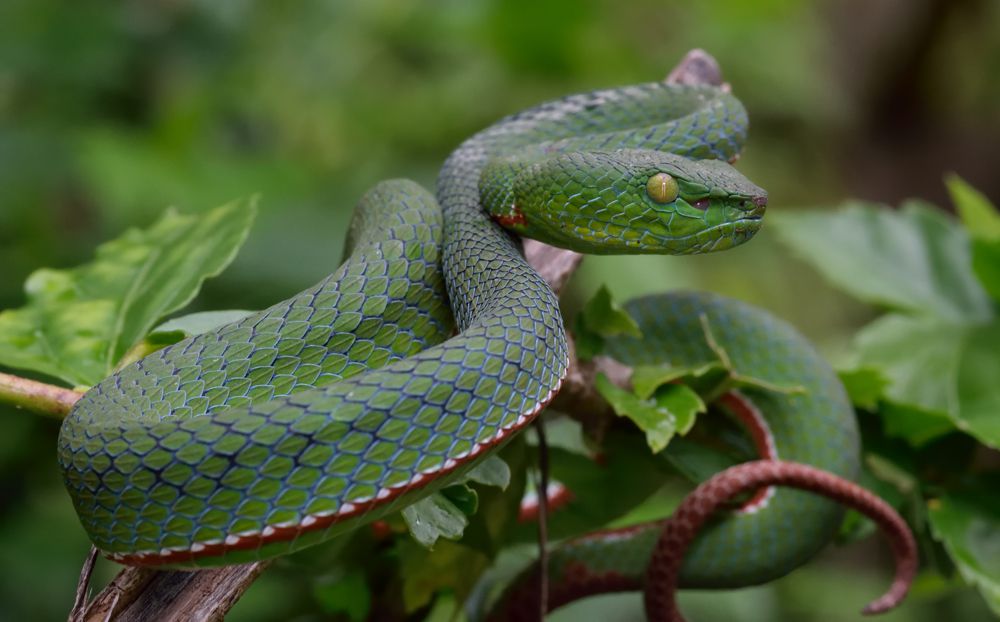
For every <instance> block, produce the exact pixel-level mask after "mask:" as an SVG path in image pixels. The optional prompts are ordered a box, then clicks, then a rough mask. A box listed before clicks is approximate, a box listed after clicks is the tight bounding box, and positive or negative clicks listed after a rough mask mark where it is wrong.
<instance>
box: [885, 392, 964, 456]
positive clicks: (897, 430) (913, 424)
mask: <svg viewBox="0 0 1000 622" xmlns="http://www.w3.org/2000/svg"><path fill="white" fill-rule="evenodd" d="M878 414H879V417H880V418H881V419H882V424H883V425H884V426H885V433H886V435H888V436H894V437H896V438H901V439H904V440H905V441H906V442H908V443H909V444H910V445H912V446H914V447H920V446H921V445H924V444H925V443H928V442H930V441H932V440H934V439H936V438H938V437H940V436H944V435H945V434H948V433H950V432H954V431H955V422H954V421H952V420H951V418H950V417H948V415H947V414H946V413H944V412H940V411H936V410H925V409H923V408H920V407H919V406H913V405H912V404H900V403H897V402H893V401H892V400H883V401H882V403H881V405H880V406H879V411H878Z"/></svg>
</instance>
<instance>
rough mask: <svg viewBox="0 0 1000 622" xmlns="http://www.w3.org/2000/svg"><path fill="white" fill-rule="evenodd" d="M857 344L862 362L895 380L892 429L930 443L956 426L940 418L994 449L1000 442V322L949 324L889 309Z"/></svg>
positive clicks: (888, 412) (889, 392)
mask: <svg viewBox="0 0 1000 622" xmlns="http://www.w3.org/2000/svg"><path fill="white" fill-rule="evenodd" d="M857 346H858V351H859V355H860V360H861V363H862V364H863V365H866V366H873V367H877V368H878V369H880V370H881V371H882V372H883V373H884V375H885V377H886V378H888V379H889V385H888V387H887V388H886V391H885V396H886V399H887V401H888V402H890V403H891V404H894V405H896V406H897V407H898V408H897V411H893V409H892V408H883V411H884V412H883V415H884V417H885V419H886V425H887V432H888V431H890V430H892V431H893V432H894V433H896V434H899V435H901V436H904V437H906V438H909V439H911V440H916V439H918V438H919V439H922V441H926V440H929V439H930V438H933V437H934V436H936V435H939V434H943V433H945V432H948V431H950V426H947V425H945V424H944V422H943V421H941V420H940V419H941V418H942V417H948V418H949V419H950V420H951V423H952V425H954V427H956V428H958V429H959V430H962V431H965V432H967V433H969V434H971V435H972V436H974V437H976V438H977V439H978V440H979V441H981V442H983V443H985V444H986V445H989V446H991V447H994V448H997V447H1000V382H997V378H1000V358H998V357H997V352H1000V320H994V321H992V322H989V323H986V324H947V323H943V322H940V321H937V320H934V319H926V318H911V317H906V316H903V315H898V314H890V315H887V316H885V317H882V318H879V319H878V320H876V321H874V322H872V323H871V324H869V325H868V326H867V327H865V328H864V329H863V330H862V331H861V332H860V333H859V334H858V339H857Z"/></svg>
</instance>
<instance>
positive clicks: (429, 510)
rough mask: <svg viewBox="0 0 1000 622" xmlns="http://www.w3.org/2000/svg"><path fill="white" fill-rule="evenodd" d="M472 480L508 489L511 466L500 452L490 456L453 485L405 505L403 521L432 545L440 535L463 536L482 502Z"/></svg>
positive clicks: (419, 538) (457, 537)
mask: <svg viewBox="0 0 1000 622" xmlns="http://www.w3.org/2000/svg"><path fill="white" fill-rule="evenodd" d="M468 482H476V483H479V484H483V485H486V486H495V487H497V488H500V489H506V488H507V486H508V485H509V484H510V467H509V466H507V463H506V462H504V460H503V458H501V457H500V456H498V455H496V454H494V455H490V456H487V457H486V458H485V459H484V460H483V461H482V462H480V463H479V464H477V465H476V466H475V467H473V468H472V469H471V470H470V471H469V472H468V473H466V474H465V475H464V476H463V477H460V478H459V479H458V481H456V482H455V483H454V484H452V485H451V486H448V487H447V488H444V489H443V490H440V491H438V492H435V493H433V494H431V495H430V496H427V497H425V498H423V499H421V500H420V501H417V502H416V503H414V504H413V505H410V506H408V507H406V508H404V509H403V512H402V514H403V520H404V521H405V522H406V526H407V527H408V528H409V530H410V534H411V535H412V536H413V537H414V539H416V540H417V542H419V543H420V544H422V545H424V546H426V547H428V548H430V547H432V546H434V543H435V542H437V540H438V538H447V539H449V540H457V539H459V538H461V537H462V533H463V532H464V531H465V527H466V526H467V525H468V524H469V520H468V517H469V516H472V515H473V514H475V513H476V509H477V507H478V504H479V495H478V494H477V493H476V491H475V490H473V489H472V488H470V487H469V486H468V485H467V483H468Z"/></svg>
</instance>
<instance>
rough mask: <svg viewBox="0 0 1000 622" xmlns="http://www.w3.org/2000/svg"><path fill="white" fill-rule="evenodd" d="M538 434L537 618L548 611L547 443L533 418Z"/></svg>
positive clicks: (538, 421)
mask: <svg viewBox="0 0 1000 622" xmlns="http://www.w3.org/2000/svg"><path fill="white" fill-rule="evenodd" d="M535 432H536V433H537V434H538V483H537V486H538V609H539V612H538V619H539V620H544V619H545V614H546V613H548V611H549V522H548V521H549V443H548V441H547V440H546V438H545V420H544V419H543V418H542V417H539V418H538V419H535Z"/></svg>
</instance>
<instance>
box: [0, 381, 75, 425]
mask: <svg viewBox="0 0 1000 622" xmlns="http://www.w3.org/2000/svg"><path fill="white" fill-rule="evenodd" d="M82 395H83V394H82V393H80V392H78V391H73V390H72V389H64V388H62V387H57V386H55V385H52V384H45V383H44V382H38V381H37V380H28V379H27V378H21V377H20V376H12V375H10V374H4V373H0V402H6V403H8V404H13V405H14V407H15V408H23V409H25V410H30V411H31V412H34V413H38V414H40V415H49V416H51V417H59V418H60V419H61V418H62V417H65V416H66V415H68V414H69V411H70V409H71V408H73V404H75V403H76V401H77V400H78V399H80V397H81V396H82Z"/></svg>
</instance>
